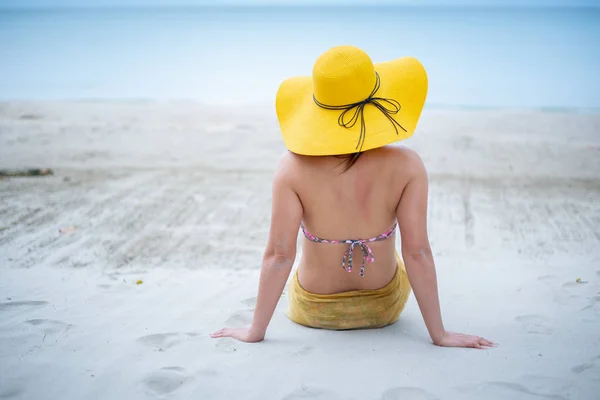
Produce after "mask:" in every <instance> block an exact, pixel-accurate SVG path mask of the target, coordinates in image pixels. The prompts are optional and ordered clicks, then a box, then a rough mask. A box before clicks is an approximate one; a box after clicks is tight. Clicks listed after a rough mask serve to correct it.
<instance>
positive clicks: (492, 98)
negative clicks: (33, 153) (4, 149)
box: [0, 2, 600, 110]
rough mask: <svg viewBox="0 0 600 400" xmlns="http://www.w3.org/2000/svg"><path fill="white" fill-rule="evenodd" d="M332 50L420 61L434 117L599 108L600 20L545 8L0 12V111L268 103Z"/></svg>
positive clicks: (587, 13) (588, 11) (597, 14)
mask: <svg viewBox="0 0 600 400" xmlns="http://www.w3.org/2000/svg"><path fill="white" fill-rule="evenodd" d="M82 4H85V2H82ZM337 45H355V46H358V47H360V48H362V49H363V50H365V51H366V52H367V53H368V54H369V55H370V56H371V58H372V59H373V61H374V62H380V61H387V60H391V59H394V58H399V57H403V56H413V57H416V58H418V59H419V60H420V61H421V62H422V63H423V64H424V66H425V68H426V70H427V72H428V76H429V94H428V98H427V103H426V104H427V105H426V107H434V108H435V107H439V108H533V109H544V110H573V109H575V110H598V109H600V8H540V7H538V8H524V7H520V8H506V7H505V8H502V7H496V8H491V7H435V6H429V7H389V6H388V7H317V6H311V7H266V6H263V7H208V6H205V7H151V8H149V7H146V8H131V7H130V8H114V7H113V8H53V9H14V8H13V9H3V10H2V9H0V100H4V101H6V100H135V101H153V100H193V101H198V102H201V103H207V104H223V105H240V106H242V105H244V104H272V103H273V101H274V97H275V93H276V91H277V88H278V86H279V84H280V83H281V82H282V81H283V80H284V79H285V78H288V77H291V76H296V75H310V74H311V70H312V65H313V63H314V61H315V60H316V58H317V57H318V56H319V55H320V54H321V53H322V52H324V51H326V50H327V49H329V48H330V47H333V46H337Z"/></svg>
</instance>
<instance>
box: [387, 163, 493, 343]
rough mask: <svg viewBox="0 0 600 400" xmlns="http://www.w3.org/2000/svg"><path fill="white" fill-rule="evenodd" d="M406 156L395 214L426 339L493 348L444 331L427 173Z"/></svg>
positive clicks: (471, 337) (478, 341) (423, 167)
mask: <svg viewBox="0 0 600 400" xmlns="http://www.w3.org/2000/svg"><path fill="white" fill-rule="evenodd" d="M409 157H410V162H409V163H408V164H409V165H410V167H409V168H408V170H409V171H410V176H411V178H410V180H409V182H408V184H407V185H406V187H405V188H404V191H403V192H402V196H401V198H400V201H399V203H398V208H397V210H396V213H397V218H398V226H399V227H400V234H401V237H402V258H403V260H404V263H405V265H406V272H407V274H408V279H409V280H410V284H411V286H412V289H413V292H414V294H415V297H416V299H417V303H418V304H419V308H420V310H421V314H422V315H423V319H424V321H425V325H426V326H427V330H428V331H429V336H431V340H433V343H435V344H436V345H438V346H447V347H476V348H483V347H486V346H493V343H492V342H490V341H489V340H486V339H483V338H480V337H478V336H471V335H463V334H459V333H454V332H448V331H446V330H445V329H444V324H443V322H442V315H441V311H440V300H439V296H438V286H437V277H436V272H435V263H434V260H433V254H432V252H431V246H430V245H429V237H428V235H427V197H428V180H427V171H426V170H425V166H424V165H423V162H422V161H421V158H420V157H419V156H418V155H417V154H416V153H414V152H409ZM404 171H407V170H406V169H404Z"/></svg>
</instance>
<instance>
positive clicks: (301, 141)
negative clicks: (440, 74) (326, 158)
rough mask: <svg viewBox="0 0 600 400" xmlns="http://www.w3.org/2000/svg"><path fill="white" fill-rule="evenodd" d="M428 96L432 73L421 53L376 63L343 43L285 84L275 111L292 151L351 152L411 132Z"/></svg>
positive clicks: (284, 138) (278, 93)
mask: <svg viewBox="0 0 600 400" xmlns="http://www.w3.org/2000/svg"><path fill="white" fill-rule="evenodd" d="M426 96H427V73H426V72H425V68H424V67H423V65H421V63H420V62H419V61H418V60H417V59H415V58H413V57H404V58H399V59H396V60H392V61H386V62H381V63H377V64H373V62H372V61H371V58H370V57H369V56H368V55H367V54H366V53H365V52H364V51H362V50H361V49H359V48H357V47H354V46H339V47H334V48H332V49H330V50H328V51H326V52H325V53H323V54H322V55H321V56H320V57H319V58H318V59H317V61H316V62H315V65H314V67H313V72H312V76H300V77H294V78H289V79H287V80H285V81H284V82H283V83H282V84H281V86H280V87H279V90H278V91H277V96H276V112H277V118H278V120H279V126H280V128H281V134H282V136H283V141H284V143H285V145H286V147H287V148H288V149H289V150H290V151H291V152H293V153H297V154H303V155H315V156H321V155H340V154H350V153H355V152H357V151H366V150H370V149H374V148H377V147H382V146H385V145H387V144H390V143H394V142H396V141H399V140H403V139H406V138H408V137H410V136H412V134H413V133H414V131H415V129H416V127H417V122H418V121H419V117H420V116H421V111H422V110H423V106H424V104H425V98H426ZM342 114H343V115H342Z"/></svg>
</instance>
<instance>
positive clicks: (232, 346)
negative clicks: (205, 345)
mask: <svg viewBox="0 0 600 400" xmlns="http://www.w3.org/2000/svg"><path fill="white" fill-rule="evenodd" d="M214 343H215V344H214V346H215V348H216V349H217V350H219V351H220V352H222V353H233V352H234V351H237V346H239V343H240V342H238V341H237V340H234V339H231V338H221V339H219V340H217V341H215V342H214Z"/></svg>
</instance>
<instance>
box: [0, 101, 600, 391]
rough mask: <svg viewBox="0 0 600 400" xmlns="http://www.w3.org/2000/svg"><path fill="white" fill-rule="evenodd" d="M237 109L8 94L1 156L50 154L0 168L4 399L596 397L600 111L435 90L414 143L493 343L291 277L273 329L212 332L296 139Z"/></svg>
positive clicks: (244, 279) (442, 229)
mask: <svg viewBox="0 0 600 400" xmlns="http://www.w3.org/2000/svg"><path fill="white" fill-rule="evenodd" d="M246 114H247V115H242V114H241V113H240V112H237V113H236V114H235V115H227V114H226V113H224V111H222V110H218V109H210V108H207V107H204V106H201V105H197V104H192V103H168V104H167V103H164V104H159V103H143V102H140V103H93V102H87V103H85V102H80V103H27V104H26V103H18V104H17V103H4V104H0V168H17V167H30V166H31V167H50V168H54V169H55V172H56V175H55V176H52V177H43V178H19V179H9V180H3V181H0V261H1V263H0V268H1V269H0V398H3V399H4V398H6V399H8V398H10V399H144V398H172V399H288V400H289V399H386V400H389V399H434V398H438V399H486V400H487V399H539V398H548V399H598V398H600V115H598V114H582V113H580V114H577V113H542V112H533V111H431V110H429V111H426V112H425V114H424V116H423V119H422V122H421V124H420V127H419V131H418V132H417V135H416V136H415V137H414V138H412V139H411V140H409V141H407V145H409V146H411V147H413V148H415V149H417V150H418V151H419V152H420V153H421V154H422V156H423V158H424V160H425V162H426V164H427V166H428V169H429V171H430V175H431V199H430V235H431V240H432V244H433V248H434V253H435V255H436V261H437V266H438V273H439V281H440V292H441V301H442V308H443V315H444V320H445V324H446V327H447V328H448V329H452V330H458V331H464V332H465V333H472V334H478V335H482V336H485V337H488V338H490V339H492V340H494V341H497V342H499V343H500V347H498V348H495V349H491V350H485V351H476V350H466V349H442V348H438V347H435V346H433V345H431V344H430V341H429V338H428V336H427V333H426V330H425V327H424V325H423V322H422V319H421V316H420V314H419V312H418V309H417V305H416V302H415V301H414V298H413V297H411V299H410V300H409V303H408V305H407V308H406V310H405V312H404V313H403V314H402V316H401V320H400V321H399V322H398V323H397V324H395V325H393V326H391V327H388V328H385V329H382V330H373V331H352V332H330V331H320V330H311V329H307V328H303V327H300V326H297V325H295V324H293V323H292V322H290V321H289V320H287V318H286V317H285V315H284V310H285V307H286V306H287V299H286V297H285V296H284V297H283V298H282V301H281V302H280V305H279V309H278V310H277V312H276V314H275V316H274V319H273V322H272V324H271V326H270V329H269V331H268V334H267V338H266V340H265V341H264V342H263V343H260V344H243V343H239V342H234V341H233V340H230V339H223V340H219V341H217V340H213V339H210V338H209V337H208V334H209V333H210V332H212V331H214V330H216V329H218V328H220V327H222V326H223V325H226V326H242V325H244V324H246V323H248V322H249V321H250V318H251V316H252V309H253V307H254V302H255V296H256V285H257V276H258V270H259V267H260V261H261V255H262V251H263V246H264V244H265V242H266V239H267V233H268V222H269V211H270V209H269V207H270V199H269V196H270V178H271V176H272V173H273V169H274V167H275V163H276V160H277V159H278V157H279V156H280V154H281V153H282V152H283V151H284V148H283V144H282V143H281V140H280V136H279V134H278V131H277V126H276V122H275V120H274V116H273V115H272V113H271V112H270V110H264V109H255V110H248V111H247V112H246ZM69 226H77V228H78V229H77V230H76V231H74V232H72V233H65V234H60V233H59V232H58V229H59V228H61V227H69ZM577 278H581V279H582V280H584V281H587V283H576V279H577ZM138 279H142V280H143V283H142V284H141V285H136V280H138Z"/></svg>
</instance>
